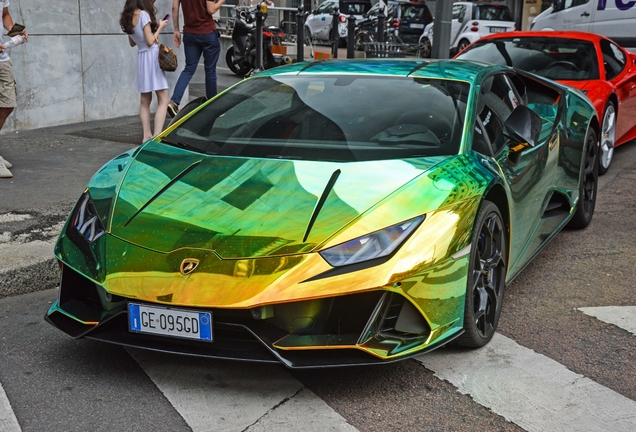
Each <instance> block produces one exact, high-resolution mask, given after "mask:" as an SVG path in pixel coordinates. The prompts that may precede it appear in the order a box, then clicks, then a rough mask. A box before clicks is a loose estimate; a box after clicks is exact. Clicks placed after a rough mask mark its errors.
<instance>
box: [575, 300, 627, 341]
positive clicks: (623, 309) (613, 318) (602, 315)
mask: <svg viewBox="0 0 636 432" xmlns="http://www.w3.org/2000/svg"><path fill="white" fill-rule="evenodd" d="M577 310H580V311H581V312H583V313H584V314H587V315H591V316H593V317H596V318H597V319H599V320H601V321H604V322H606V323H609V324H614V325H615V326H618V327H620V328H622V329H623V330H627V331H628V332H630V333H633V334H635V335H636V306H605V307H582V308H577Z"/></svg>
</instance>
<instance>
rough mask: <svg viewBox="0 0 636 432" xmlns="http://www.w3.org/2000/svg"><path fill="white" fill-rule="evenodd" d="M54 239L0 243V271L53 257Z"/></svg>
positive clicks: (18, 267) (14, 268)
mask: <svg viewBox="0 0 636 432" xmlns="http://www.w3.org/2000/svg"><path fill="white" fill-rule="evenodd" d="M54 247H55V240H48V241H43V240H34V241H31V242H28V243H6V244H4V243H0V272H6V271H10V270H16V269H20V268H23V267H27V266H29V265H32V264H38V263H41V262H44V261H49V260H52V259H53V248H54Z"/></svg>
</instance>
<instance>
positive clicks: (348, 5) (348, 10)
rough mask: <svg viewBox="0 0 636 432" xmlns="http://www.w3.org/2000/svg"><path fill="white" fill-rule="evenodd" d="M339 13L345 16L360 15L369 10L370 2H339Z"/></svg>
mask: <svg viewBox="0 0 636 432" xmlns="http://www.w3.org/2000/svg"><path fill="white" fill-rule="evenodd" d="M338 8H339V10H340V13H342V14H345V15H350V14H353V15H362V14H364V13H365V12H367V11H368V10H369V9H370V8H371V2H355V1H354V2H349V1H342V0H341V1H340V3H339V6H338Z"/></svg>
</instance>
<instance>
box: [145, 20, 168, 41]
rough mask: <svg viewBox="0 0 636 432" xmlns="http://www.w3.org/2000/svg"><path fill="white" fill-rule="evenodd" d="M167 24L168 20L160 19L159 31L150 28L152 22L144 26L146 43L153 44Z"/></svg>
mask: <svg viewBox="0 0 636 432" xmlns="http://www.w3.org/2000/svg"><path fill="white" fill-rule="evenodd" d="M166 24H168V20H161V21H159V26H158V27H157V31H156V32H154V33H153V32H152V30H150V23H148V24H146V25H145V26H144V38H145V39H146V45H148V46H152V44H154V43H155V41H157V40H158V39H157V38H158V37H159V33H161V30H162V29H163V28H164V27H165V26H166Z"/></svg>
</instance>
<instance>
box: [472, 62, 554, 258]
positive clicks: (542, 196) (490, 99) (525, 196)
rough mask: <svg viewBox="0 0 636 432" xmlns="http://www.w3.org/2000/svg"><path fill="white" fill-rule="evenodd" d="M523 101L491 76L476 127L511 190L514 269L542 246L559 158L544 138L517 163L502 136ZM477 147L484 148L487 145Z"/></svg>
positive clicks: (501, 78)
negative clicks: (554, 167)
mask: <svg viewBox="0 0 636 432" xmlns="http://www.w3.org/2000/svg"><path fill="white" fill-rule="evenodd" d="M521 100H522V99H521V97H520V96H519V93H518V91H517V90H516V88H515V87H514V85H513V84H512V83H511V81H510V79H509V78H508V77H507V76H506V75H505V74H503V73H500V74H496V75H492V76H490V77H489V78H487V79H486V80H484V82H483V84H482V87H481V90H480V95H479V102H478V104H477V117H478V119H477V125H476V129H477V128H479V127H481V128H482V131H483V132H484V134H485V135H486V137H487V142H488V143H489V145H490V147H491V148H492V152H493V154H494V158H495V160H496V163H497V165H498V166H499V168H500V169H501V171H502V173H503V174H504V177H505V179H506V182H507V187H508V188H509V191H510V199H511V201H510V203H509V206H510V220H511V226H512V233H513V235H512V236H511V242H513V245H512V248H511V252H512V251H518V252H517V255H514V254H511V256H510V261H509V262H510V265H511V268H513V269H514V267H515V264H516V263H520V262H523V261H525V259H527V254H528V253H531V252H532V251H534V250H536V249H537V248H538V247H539V245H540V242H541V239H540V238H538V236H539V232H540V231H539V230H538V228H539V225H540V223H541V221H542V215H543V211H544V209H545V206H546V202H547V199H548V197H549V193H550V190H551V188H552V186H553V181H554V175H553V174H552V171H550V170H549V169H547V167H549V166H550V165H549V164H548V159H549V158H550V157H551V158H552V164H553V165H554V164H556V158H557V157H558V155H557V152H556V151H554V152H553V153H551V152H550V151H549V150H550V149H549V144H548V142H549V139H543V141H539V142H537V143H536V145H535V146H534V147H527V148H525V149H524V150H521V151H519V152H518V154H517V156H518V157H517V158H516V160H514V161H513V160H512V159H513V158H512V150H510V149H509V147H508V142H507V140H506V138H505V136H504V133H503V131H504V122H505V119H507V118H508V116H509V115H510V113H511V112H512V111H513V110H514V109H515V108H516V107H517V106H518V105H519V104H520V103H522V102H521ZM475 135H476V136H477V135H478V134H477V132H476V134H475ZM477 145H479V146H481V147H482V148H485V145H484V143H479V142H478V143H477ZM520 260H521V261H520Z"/></svg>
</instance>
